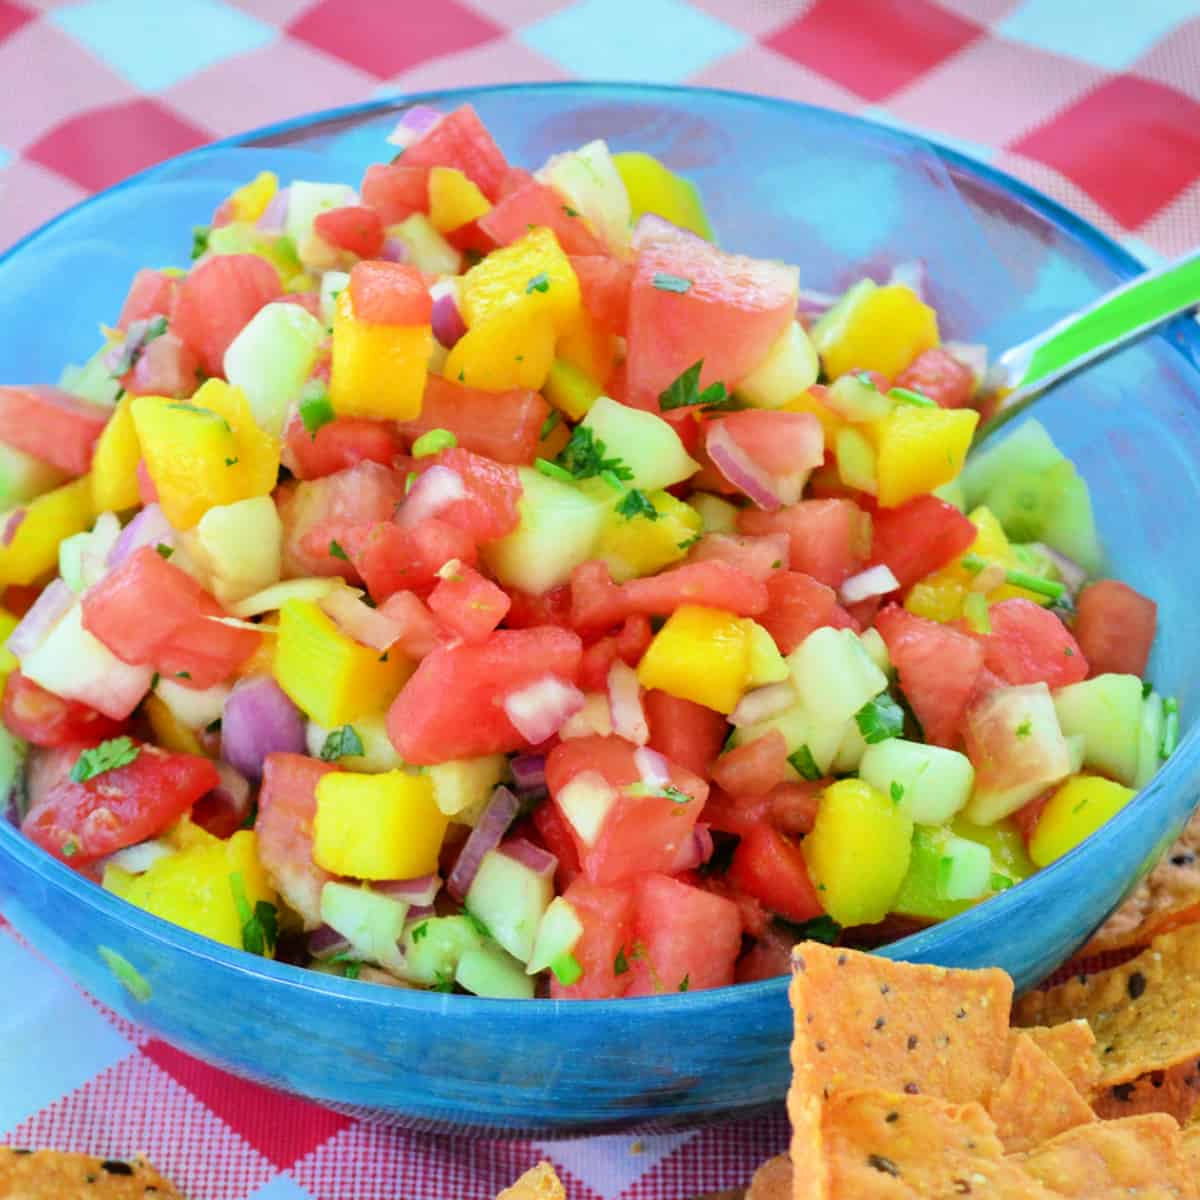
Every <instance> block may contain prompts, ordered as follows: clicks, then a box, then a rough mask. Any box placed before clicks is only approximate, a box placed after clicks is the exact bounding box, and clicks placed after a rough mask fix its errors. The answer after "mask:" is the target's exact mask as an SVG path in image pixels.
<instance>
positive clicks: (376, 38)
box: [289, 0, 505, 79]
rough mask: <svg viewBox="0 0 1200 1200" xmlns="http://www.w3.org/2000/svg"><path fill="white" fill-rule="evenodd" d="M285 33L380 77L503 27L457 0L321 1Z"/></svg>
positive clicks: (474, 41) (475, 42)
mask: <svg viewBox="0 0 1200 1200" xmlns="http://www.w3.org/2000/svg"><path fill="white" fill-rule="evenodd" d="M289 32H290V33H291V34H292V36H293V37H297V38H300V39H302V40H303V41H306V42H308V43H310V44H311V45H313V46H316V48H317V49H318V50H324V51H325V52H326V53H327V54H332V55H335V56H336V57H338V58H340V59H343V60H344V61H345V62H348V63H351V64H353V65H354V66H356V67H360V68H361V69H362V70H364V71H369V72H370V73H371V74H372V75H375V76H378V78H380V79H387V78H388V77H389V76H391V75H396V74H398V73H399V72H400V71H403V70H404V69H405V68H406V67H411V66H413V65H415V64H416V63H419V62H424V61H425V60H426V59H429V58H436V57H438V56H439V55H442V54H450V53H452V52H453V51H455V50H465V49H467V47H469V46H478V45H479V44H480V43H482V42H488V41H491V40H492V39H494V38H497V37H500V36H502V35H503V33H504V32H505V31H504V29H503V28H502V27H501V26H499V25H497V24H496V23H495V22H494V21H490V20H488V19H487V18H486V17H482V16H480V15H479V14H478V13H475V12H472V11H471V10H470V9H468V8H464V7H463V6H462V5H461V4H459V3H458V0H437V3H434V4H430V3H401V4H387V3H383V4H381V3H380V2H379V0H321V2H320V3H319V4H317V5H316V6H315V7H314V8H311V9H309V11H308V12H306V13H305V14H304V15H303V16H302V17H300V19H299V20H297V21H293V22H292V24H291V25H290V26H289Z"/></svg>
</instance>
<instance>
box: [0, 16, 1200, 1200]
mask: <svg viewBox="0 0 1200 1200" xmlns="http://www.w3.org/2000/svg"><path fill="white" fill-rule="evenodd" d="M0 78H2V79H3V80H4V82H5V92H6V95H5V103H4V105H3V106H0V188H2V189H3V191H2V194H0V199H2V203H0V246H4V245H8V244H10V243H11V242H12V241H14V240H15V239H16V238H17V237H19V236H20V235H21V234H23V233H25V232H27V231H28V230H30V229H32V228H34V227H36V226H37V225H39V224H40V223H42V222H43V221H45V220H46V219H48V218H49V217H50V216H52V215H53V214H54V213H56V212H58V211H59V210H61V209H62V208H64V207H66V206H68V205H70V204H73V203H75V202H76V201H78V200H81V199H83V197H85V196H86V195H88V194H89V193H90V192H92V191H95V190H97V189H99V188H103V187H107V186H108V185H109V184H112V183H115V182H116V181H117V180H119V179H121V178H123V177H124V176H126V175H128V174H130V173H131V172H133V171H136V170H139V169H140V168H142V167H145V166H148V165H149V164H151V163H153V162H155V161H157V160H159V159H161V158H164V157H167V156H169V155H173V154H177V153H179V152H181V151H183V150H187V149H189V148H191V147H193V146H197V145H200V144H202V143H203V142H206V141H209V140H211V139H212V138H215V137H223V136H226V135H228V134H232V133H236V132H239V131H240V130H243V129H246V128H249V127H253V126H257V125H262V124H266V123H269V122H274V121H278V120H281V119H283V118H286V117H289V116H293V115H296V114H299V113H302V112H305V111H309V110H314V109H319V108H330V107H334V106H338V105H343V104H349V103H353V102H355V101H360V100H364V99H370V98H372V97H377V96H382V95H391V94H396V93H402V92H406V91H418V90H425V89H432V88H439V87H446V86H459V85H464V84H478V83H489V82H511V81H514V80H523V79H524V80H544V79H568V78H595V79H628V80H646V81H650V82H662V83H685V82H686V83H696V84H702V85H710V86H714V87H722V88H734V89H741V90H745V91H754V92H765V93H769V94H771V95H776V96H782V97H787V98H792V99H797V100H803V101H807V102H810V103H816V104H823V105H827V106H829V107H832V108H838V109H842V110H845V111H849V112H853V113H857V114H861V115H865V116H869V117H874V118H876V119H878V120H882V121H884V122H887V123H890V124H894V125H899V126H901V127H904V128H911V129H915V130H918V131H920V132H924V133H927V134H930V135H931V136H933V137H935V138H936V139H938V140H941V141H943V142H946V143H948V144H950V145H953V146H955V147H957V148H959V149H962V150H965V151H966V152H967V153H968V154H971V155H974V156H975V157H977V158H980V159H982V160H985V161H987V162H990V163H992V164H994V165H996V166H998V167H1000V168H1002V169H1005V170H1008V171H1011V172H1012V173H1014V174H1016V175H1019V176H1021V177H1022V178H1024V179H1026V180H1028V181H1029V182H1030V183H1032V184H1034V185H1035V186H1037V187H1040V188H1042V189H1043V190H1044V191H1046V192H1048V193H1050V194H1051V195H1052V196H1054V197H1055V198H1057V199H1058V200H1060V201H1062V202H1064V203H1065V204H1067V205H1068V206H1070V207H1072V208H1074V209H1075V210H1077V211H1078V212H1080V213H1081V214H1082V215H1084V216H1085V217H1087V218H1088V219H1090V220H1092V221H1094V222H1095V223H1096V224H1098V225H1099V226H1100V227H1101V228H1103V229H1105V230H1106V231H1107V232H1109V233H1111V234H1113V235H1115V236H1117V237H1118V238H1120V239H1121V240H1122V241H1123V242H1124V243H1125V245H1126V246H1127V247H1128V248H1129V249H1131V250H1132V251H1133V252H1134V253H1135V254H1137V255H1139V256H1141V257H1143V258H1153V257H1155V256H1156V255H1174V254H1178V253H1180V252H1182V251H1183V250H1185V249H1188V248H1190V247H1192V246H1194V245H1195V244H1196V243H1197V242H1200V3H1198V2H1197V0H1145V2H1143V3H1135V2H1134V0H690V2H687V0H169V2H163V0H79V2H73V0H72V2H65V0H0ZM0 978H4V979H5V980H7V981H9V994H10V997H19V1001H18V1000H14V999H11V998H10V999H9V1000H8V1001H6V1003H5V1005H4V1006H2V1007H0V1142H3V1143H8V1144H12V1145H33V1144H37V1145H48V1146H55V1147H59V1148H62V1149H74V1150H82V1151H88V1152H91V1153H96V1154H103V1155H110V1156H120V1155H127V1154H129V1153H132V1152H133V1151H136V1150H142V1151H145V1152H146V1153H148V1154H149V1155H150V1156H151V1157H152V1159H153V1160H154V1161H155V1162H156V1163H157V1164H158V1165H159V1166H160V1168H161V1169H162V1170H163V1171H164V1172H165V1173H166V1174H168V1175H170V1176H171V1177H173V1178H174V1179H175V1180H177V1181H178V1183H179V1185H180V1186H181V1187H182V1188H183V1190H184V1191H185V1192H186V1193H187V1194H188V1195H190V1196H192V1197H193V1198H194V1200H247V1198H249V1197H254V1198H255V1200H305V1198H312V1200H316V1198H328V1200H335V1198H336V1200H346V1198H348V1197H357V1198H360V1200H372V1198H376V1197H378V1198H380V1200H382V1198H384V1197H387V1198H389V1200H391V1198H394V1197H400V1196H403V1197H408V1198H412V1200H417V1198H423V1197H429V1198H431V1200H432V1198H434V1197H436V1198H438V1200H444V1198H451V1197H460V1198H462V1200H476V1198H481V1197H486V1196H492V1195H494V1194H495V1193H496V1192H497V1191H499V1190H500V1189H501V1188H502V1187H503V1186H505V1185H506V1184H507V1183H509V1182H511V1180H512V1179H513V1178H515V1177H516V1176H517V1175H518V1174H519V1173H520V1172H521V1171H522V1170H523V1169H524V1168H525V1167H527V1166H529V1165H530V1164H532V1163H533V1162H534V1161H536V1160H537V1159H538V1158H539V1157H542V1156H545V1157H548V1158H550V1159H551V1160H552V1161H553V1162H554V1163H555V1164H556V1166H558V1168H559V1169H560V1171H561V1173H562V1174H563V1176H564V1178H565V1179H566V1181H567V1184H568V1190H569V1192H570V1194H571V1196H572V1200H617V1198H618V1197H620V1198H621V1200H680V1198H683V1197H688V1196H693V1195H696V1194H697V1193H700V1192H704V1191H711V1190H716V1189H720V1188H725V1187H730V1186H735V1185H739V1184H743V1183H744V1182H745V1181H746V1180H747V1179H748V1178H749V1176H750V1173H751V1172H752V1170H753V1169H754V1167H755V1166H756V1165H757V1164H758V1163H759V1162H761V1161H762V1160H763V1159H764V1158H766V1157H767V1156H768V1155H770V1154H773V1153H776V1152H778V1151H779V1150H780V1149H781V1148H782V1147H783V1146H784V1145H785V1143H786V1132H787V1131H786V1122H785V1120H784V1118H783V1116H782V1114H780V1115H779V1116H778V1117H776V1118H774V1119H772V1120H768V1121H760V1122H757V1123H755V1124H753V1125H745V1124H729V1125H725V1126H719V1127H710V1128H706V1129H703V1130H697V1131H685V1132H680V1133H674V1134H668V1135H661V1136H655V1137H644V1138H630V1137H604V1138H593V1139H581V1140H577V1141H568V1142H557V1143H550V1144H547V1145H544V1146H540V1145H538V1144H537V1143H534V1142H529V1141H521V1142H511V1141H510V1142H505V1141H481V1140H474V1139H472V1140H457V1141H455V1140H445V1139H438V1138H433V1137H429V1136H423V1135H417V1134H409V1133H403V1132H397V1131H395V1130H388V1129H383V1128H379V1127H374V1126H371V1125H367V1124H362V1123H359V1122H356V1121H353V1120H351V1119H350V1118H347V1117H343V1116H339V1115H337V1114H335V1113H331V1112H329V1111H327V1110H325V1109H322V1108H320V1107H317V1106H315V1105H313V1104H310V1103H308V1102H306V1101H302V1100H298V1099H294V1098H291V1097H286V1096H282V1095H279V1094H277V1093H273V1092H270V1091H268V1090H266V1089H263V1088H259V1087H256V1086H254V1085H251V1084H247V1083H245V1082H243V1081H241V1080H236V1079H233V1078H232V1077H230V1076H227V1075H224V1074H222V1073H221V1072H219V1071H216V1070H213V1069H212V1068H210V1067H207V1066H205V1065H203V1064H201V1063H198V1062H196V1061H195V1060H193V1059H191V1058H189V1057H187V1056H186V1055H184V1054H182V1053H180V1052H179V1051H177V1050H174V1049H173V1048H171V1047H170V1046H168V1045H166V1044H164V1043H162V1042H160V1041H158V1040H156V1039H153V1038H149V1037H148V1036H147V1035H146V1034H145V1033H144V1032H141V1031H139V1030H137V1029H135V1028H133V1027H132V1026H130V1025H128V1024H126V1023H125V1022H123V1021H122V1020H120V1019H119V1018H117V1017H115V1016H114V1015H113V1014H111V1013H108V1012H106V1011H104V1010H102V1009H101V1008H100V1007H99V1006H98V1005H96V1004H95V1003H94V1002H93V1001H92V1000H90V999H89V998H87V997H85V996H84V995H83V994H82V993H80V992H78V991H77V990H76V989H75V988H74V987H73V986H72V985H71V984H70V983H69V982H68V981H67V980H66V979H65V978H64V977H62V976H61V975H60V974H59V973H58V972H57V971H56V969H55V968H54V967H53V966H52V965H51V964H49V963H47V962H45V961H44V960H43V959H41V958H40V957H39V956H38V955H37V954H36V953H35V952H33V951H32V950H30V949H29V948H28V947H26V946H23V945H22V944H21V943H20V942H19V941H18V940H17V939H16V938H15V937H14V936H12V934H11V933H10V932H9V931H7V930H6V929H4V928H2V927H0ZM13 981H19V984H18V985H14V983H13Z"/></svg>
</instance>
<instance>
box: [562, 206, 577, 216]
mask: <svg viewBox="0 0 1200 1200" xmlns="http://www.w3.org/2000/svg"><path fill="white" fill-rule="evenodd" d="M563 212H565V213H566V214H567V216H568V217H577V216H579V210H578V209H577V208H572V207H571V206H570V205H569V204H564V205H563Z"/></svg>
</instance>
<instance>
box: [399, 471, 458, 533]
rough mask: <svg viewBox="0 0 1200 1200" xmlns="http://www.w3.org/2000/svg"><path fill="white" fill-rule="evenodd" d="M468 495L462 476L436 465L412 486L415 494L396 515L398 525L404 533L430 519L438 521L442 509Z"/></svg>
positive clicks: (410, 493) (401, 506) (410, 496)
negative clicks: (405, 530)
mask: <svg viewBox="0 0 1200 1200" xmlns="http://www.w3.org/2000/svg"><path fill="white" fill-rule="evenodd" d="M466 494H467V485H466V484H465V483H463V479H462V476H461V475H460V474H459V473H458V472H457V471H452V470H451V469H450V468H449V467H443V466H442V465H441V464H440V463H435V464H434V465H433V466H432V467H429V468H428V469H427V470H425V471H423V472H422V473H421V477H420V478H419V479H418V480H417V481H416V483H414V484H413V486H412V491H411V492H409V493H408V496H407V498H406V499H405V501H404V503H403V504H402V505H400V510H399V511H398V512H397V514H396V524H397V525H399V526H400V528H401V529H410V528H412V526H414V525H419V524H420V523H421V522H422V521H424V520H427V519H428V518H429V517H436V516H437V515H438V513H440V512H441V511H442V509H444V508H446V507H448V506H449V505H451V504H453V503H454V502H455V501H456V500H462V499H464V498H465V497H466Z"/></svg>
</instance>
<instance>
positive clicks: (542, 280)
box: [525, 271, 550, 296]
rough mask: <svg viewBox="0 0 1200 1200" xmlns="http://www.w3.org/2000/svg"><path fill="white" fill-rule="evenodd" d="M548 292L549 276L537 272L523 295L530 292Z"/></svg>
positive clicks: (526, 286) (542, 272)
mask: <svg viewBox="0 0 1200 1200" xmlns="http://www.w3.org/2000/svg"><path fill="white" fill-rule="evenodd" d="M549 290H550V276H549V275H547V274H546V272H545V271H539V272H538V273H537V274H536V275H535V276H534V277H533V278H532V279H531V280H530V281H529V282H528V283H527V284H526V285H525V295H527V296H528V295H529V293H530V292H548V291H549Z"/></svg>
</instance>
